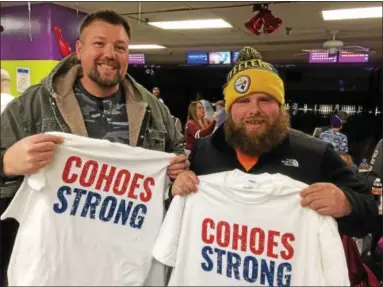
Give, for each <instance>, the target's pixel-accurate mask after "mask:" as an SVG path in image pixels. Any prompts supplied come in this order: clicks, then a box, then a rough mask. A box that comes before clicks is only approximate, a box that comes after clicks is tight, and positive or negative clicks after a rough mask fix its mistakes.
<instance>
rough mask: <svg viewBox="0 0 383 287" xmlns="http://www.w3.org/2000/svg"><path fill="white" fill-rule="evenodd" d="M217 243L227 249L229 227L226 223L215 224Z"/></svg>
mask: <svg viewBox="0 0 383 287" xmlns="http://www.w3.org/2000/svg"><path fill="white" fill-rule="evenodd" d="M217 243H218V245H219V246H221V247H228V246H229V243H230V225H229V223H227V222H226V221H220V222H218V224H217Z"/></svg>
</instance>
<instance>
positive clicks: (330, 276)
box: [153, 170, 349, 286]
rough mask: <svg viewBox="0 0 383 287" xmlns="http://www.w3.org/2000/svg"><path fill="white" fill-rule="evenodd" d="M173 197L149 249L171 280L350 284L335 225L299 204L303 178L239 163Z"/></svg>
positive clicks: (226, 283)
mask: <svg viewBox="0 0 383 287" xmlns="http://www.w3.org/2000/svg"><path fill="white" fill-rule="evenodd" d="M199 179H200V183H199V186H198V192H197V193H194V194H191V195H189V196H187V197H179V196H176V197H175V198H174V199H173V202H172V204H171V206H170V209H169V210H168V212H167V214H166V217H165V221H164V223H163V225H162V227H161V231H160V235H159V237H158V239H157V242H156V246H155V248H154V250H153V256H154V257H155V258H156V259H157V260H158V261H160V262H162V263H164V264H166V265H169V266H173V267H174V269H173V272H172V275H171V278H170V282H169V286H177V285H178V286H183V285H187V286H188V285H189V286H197V285H204V286H207V285H215V286H250V285H251V286H320V285H329V286H349V279H348V271H347V264H346V259H345V253H344V250H343V246H342V242H341V238H340V235H339V233H338V229H337V224H336V222H335V220H334V219H333V218H331V217H324V216H320V215H319V214H317V213H316V212H315V211H313V210H311V209H309V208H303V207H301V205H300V196H299V192H300V191H301V190H302V189H303V188H304V187H306V186H307V185H305V184H303V183H301V182H298V181H295V180H293V179H291V178H289V177H287V176H283V175H280V174H274V175H271V174H261V175H251V174H247V173H243V172H241V171H239V170H235V171H230V172H222V173H216V174H212V175H205V176H200V177H199Z"/></svg>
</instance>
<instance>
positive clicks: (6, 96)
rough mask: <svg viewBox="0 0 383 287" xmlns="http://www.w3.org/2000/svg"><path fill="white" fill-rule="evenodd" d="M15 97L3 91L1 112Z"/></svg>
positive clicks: (0, 99) (0, 100)
mask: <svg viewBox="0 0 383 287" xmlns="http://www.w3.org/2000/svg"><path fill="white" fill-rule="evenodd" d="M13 99H14V97H13V96H12V95H10V94H7V93H1V98H0V102H1V113H2V112H3V111H4V110H5V107H6V106H7V105H8V104H9V103H10V102H11V101H12V100H13Z"/></svg>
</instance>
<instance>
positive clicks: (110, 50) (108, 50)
mask: <svg viewBox="0 0 383 287" xmlns="http://www.w3.org/2000/svg"><path fill="white" fill-rule="evenodd" d="M104 56H105V57H107V58H111V59H115V58H116V50H115V49H114V47H113V45H107V46H106V47H105V50H104Z"/></svg>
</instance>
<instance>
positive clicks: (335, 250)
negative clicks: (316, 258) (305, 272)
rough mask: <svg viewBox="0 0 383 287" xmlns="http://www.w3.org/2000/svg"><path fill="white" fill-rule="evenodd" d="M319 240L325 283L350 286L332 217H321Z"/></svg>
mask: <svg viewBox="0 0 383 287" xmlns="http://www.w3.org/2000/svg"><path fill="white" fill-rule="evenodd" d="M319 242H320V252H321V258H322V268H323V274H324V279H325V285H326V286H350V280H349V276H348V269H347V261H346V255H345V253H344V249H343V245H342V240H341V238H340V235H339V231H338V227H337V224H336V222H335V220H334V219H333V218H331V217H322V218H321V226H320V229H319Z"/></svg>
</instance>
